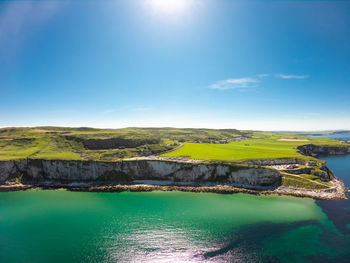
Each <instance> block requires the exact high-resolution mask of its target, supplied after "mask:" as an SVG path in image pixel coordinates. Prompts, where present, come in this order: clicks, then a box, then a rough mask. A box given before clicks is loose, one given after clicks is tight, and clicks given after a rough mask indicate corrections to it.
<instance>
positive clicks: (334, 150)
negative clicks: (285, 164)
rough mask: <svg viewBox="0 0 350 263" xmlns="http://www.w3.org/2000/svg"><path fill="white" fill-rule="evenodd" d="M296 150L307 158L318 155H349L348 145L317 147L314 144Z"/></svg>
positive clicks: (349, 147)
mask: <svg viewBox="0 0 350 263" xmlns="http://www.w3.org/2000/svg"><path fill="white" fill-rule="evenodd" d="M298 150H299V151H300V152H301V153H302V154H304V155H308V156H320V155H343V154H349V153H350V145H344V147H339V146H318V145H314V144H307V145H302V146H299V147H298Z"/></svg>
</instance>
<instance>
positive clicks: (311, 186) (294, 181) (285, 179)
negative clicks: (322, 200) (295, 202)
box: [282, 174, 332, 190]
mask: <svg viewBox="0 0 350 263" xmlns="http://www.w3.org/2000/svg"><path fill="white" fill-rule="evenodd" d="M322 184H323V185H320V184H317V183H314V182H311V181H309V180H307V179H304V178H299V177H296V176H292V175H287V174H283V175H282V185H283V186H285V187H289V188H297V189H305V190H322V189H327V188H328V187H330V186H332V185H331V184H330V183H324V182H322Z"/></svg>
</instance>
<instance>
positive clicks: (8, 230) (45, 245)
mask: <svg viewBox="0 0 350 263" xmlns="http://www.w3.org/2000/svg"><path fill="white" fill-rule="evenodd" d="M324 159H326V160H327V162H328V166H329V167H330V168H331V169H332V170H333V171H335V174H336V176H338V177H340V178H342V179H343V180H344V181H345V183H346V184H347V185H349V182H350V176H349V171H350V156H336V157H327V158H324ZM204 260H206V261H209V262H210V261H212V262H227V261H231V262H232V261H234V262H350V202H349V200H340V201H317V202H316V201H314V200H312V199H309V198H296V197H287V196H254V195H247V194H235V195H220V194H211V193H183V192H151V193H128V192H124V193H82V192H68V191H63V190H62V191H57V190H56V191H48V190H47V191H43V190H40V191H38V190H29V191H23V192H8V193H0V262H115V261H119V262H130V261H133V262H143V261H147V262H152V261H153V262H170V261H175V262H179V261H181V262H199V261H204Z"/></svg>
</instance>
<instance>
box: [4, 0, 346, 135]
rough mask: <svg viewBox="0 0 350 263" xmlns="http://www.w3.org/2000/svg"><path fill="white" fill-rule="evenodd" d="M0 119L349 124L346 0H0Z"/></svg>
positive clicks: (276, 126) (92, 123) (117, 124)
mask: <svg viewBox="0 0 350 263" xmlns="http://www.w3.org/2000/svg"><path fill="white" fill-rule="evenodd" d="M0 94H1V96H0V127H8V126H47V125H50V126H71V127H80V126H84V127H86V126H88V127H99V128H121V127H192V128H236V129H254V130H333V129H350V2H349V1H343V2H342V1H320V2H318V1H249V0H247V1H243V0H236V1H234V0H231V1H229V0H215V1H214V0H212V1H210V0H208V1H206V0H142V1H141V0H139V1H138V0H126V1H124V0H106V1H104V0H98V1H97V0H96V1H94V0H87V1H83V0H74V1H66V0H61V1H38V0H36V1H13V0H12V1H0Z"/></svg>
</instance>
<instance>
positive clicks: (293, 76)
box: [276, 74, 308, 79]
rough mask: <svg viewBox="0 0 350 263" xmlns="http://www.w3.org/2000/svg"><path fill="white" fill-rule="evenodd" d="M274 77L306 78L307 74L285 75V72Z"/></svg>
mask: <svg viewBox="0 0 350 263" xmlns="http://www.w3.org/2000/svg"><path fill="white" fill-rule="evenodd" d="M276 77H278V78H281V79H306V78H307V77H308V76H307V75H287V74H278V75H276Z"/></svg>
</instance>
